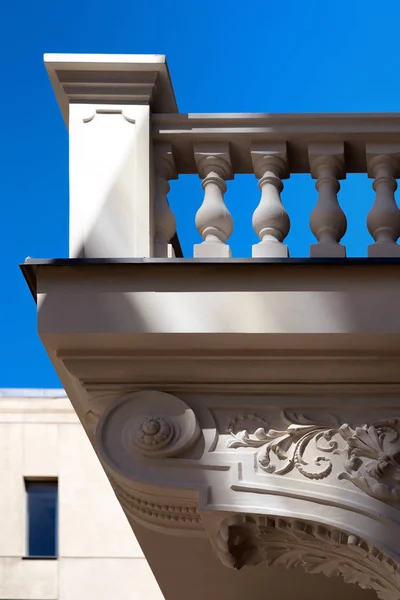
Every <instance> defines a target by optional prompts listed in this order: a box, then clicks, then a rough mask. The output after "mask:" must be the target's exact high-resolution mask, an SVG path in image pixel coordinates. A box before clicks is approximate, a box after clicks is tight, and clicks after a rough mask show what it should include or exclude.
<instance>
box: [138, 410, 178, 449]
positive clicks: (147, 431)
mask: <svg viewBox="0 0 400 600" xmlns="http://www.w3.org/2000/svg"><path fill="white" fill-rule="evenodd" d="M173 435H174V426H173V424H172V423H171V421H170V420H169V419H167V418H166V417H160V416H159V415H150V416H148V417H145V418H144V419H143V420H141V422H140V423H139V426H138V428H137V430H136V440H135V441H136V443H137V445H138V446H139V447H143V448H149V447H153V448H161V447H163V446H166V445H167V444H168V443H169V442H170V441H171V439H172V437H173Z"/></svg>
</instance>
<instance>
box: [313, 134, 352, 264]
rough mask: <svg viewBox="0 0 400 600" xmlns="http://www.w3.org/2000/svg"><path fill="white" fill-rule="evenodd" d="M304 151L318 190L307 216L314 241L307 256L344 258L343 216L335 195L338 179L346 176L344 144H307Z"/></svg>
mask: <svg viewBox="0 0 400 600" xmlns="http://www.w3.org/2000/svg"><path fill="white" fill-rule="evenodd" d="M308 154H309V159H310V168H311V169H310V170H311V175H312V176H313V177H314V178H315V179H317V181H316V183H315V187H316V189H317V191H318V200H317V204H316V206H315V208H314V210H313V211H312V213H311V216H310V227H311V231H312V232H313V234H314V235H315V237H316V238H317V240H318V244H312V245H311V246H310V256H311V258H318V257H338V258H345V257H346V246H343V245H341V244H340V243H339V242H340V240H341V239H342V237H343V236H344V234H345V233H346V229H347V219H346V215H345V214H344V212H343V210H342V209H341V208H340V205H339V202H338V198H337V194H338V192H339V190H340V183H339V181H338V180H339V179H344V178H345V177H346V172H345V166H344V146H343V144H342V143H337V144H310V146H309V149H308Z"/></svg>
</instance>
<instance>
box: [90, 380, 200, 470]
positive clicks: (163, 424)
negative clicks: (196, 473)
mask: <svg viewBox="0 0 400 600" xmlns="http://www.w3.org/2000/svg"><path fill="white" fill-rule="evenodd" d="M199 436H200V427H199V424H198V422H197V419H196V416H195V414H194V412H193V411H192V409H191V408H190V407H189V406H188V405H187V404H186V403H185V402H183V401H182V400H181V399H180V398H177V397H176V396H173V395H172V394H166V393H164V392H158V391H150V390H146V391H142V392H136V393H132V394H127V395H126V396H124V397H122V398H120V399H119V400H117V401H116V402H113V403H112V404H111V405H110V406H109V407H108V408H107V410H106V411H105V412H104V413H103V415H102V417H101V419H100V421H99V424H98V427H97V433H96V438H97V444H98V448H99V450H100V452H101V454H102V456H103V458H104V459H105V461H106V462H107V463H108V464H109V465H110V466H111V467H112V468H114V469H115V470H116V471H117V472H120V473H123V474H124V473H126V474H128V471H129V470H130V469H131V467H132V458H135V457H136V459H140V458H141V457H142V458H148V459H151V458H158V459H159V458H170V457H177V456H180V455H182V454H183V453H184V452H186V451H187V450H188V449H189V448H190V447H192V446H193V445H194V444H195V443H196V441H197V440H198V438H199Z"/></svg>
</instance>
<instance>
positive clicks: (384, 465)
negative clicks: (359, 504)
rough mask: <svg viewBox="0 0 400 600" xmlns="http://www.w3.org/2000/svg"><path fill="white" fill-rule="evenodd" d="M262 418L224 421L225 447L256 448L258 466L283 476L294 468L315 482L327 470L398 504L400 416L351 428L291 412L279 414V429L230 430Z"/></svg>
mask: <svg viewBox="0 0 400 600" xmlns="http://www.w3.org/2000/svg"><path fill="white" fill-rule="evenodd" d="M248 419H249V420H252V421H253V422H254V421H256V422H257V421H258V422H262V419H260V417H258V416H257V415H255V414H253V413H251V414H248V415H247V414H243V415H239V417H237V418H236V419H231V421H230V423H229V425H228V433H229V434H230V439H229V440H228V442H227V446H228V447H229V448H239V447H241V448H259V449H260V450H259V451H258V453H257V464H258V467H259V468H260V470H262V471H265V472H266V473H271V474H274V475H286V474H287V473H289V472H291V471H293V470H297V471H298V472H299V473H301V475H303V476H304V477H306V478H308V479H313V480H320V479H325V478H327V477H329V476H330V475H331V474H332V473H333V466H334V464H336V467H337V469H336V470H339V472H338V474H337V478H338V479H339V480H348V481H350V482H351V483H353V484H354V485H355V486H356V487H358V488H359V489H360V490H362V491H363V492H365V493H366V494H368V495H369V496H372V497H373V498H376V499H377V500H381V501H382V502H387V503H390V504H399V503H400V489H399V484H400V420H399V419H397V418H394V419H389V420H386V421H382V422H378V423H375V424H373V425H363V426H362V427H356V428H355V429H352V428H351V427H350V426H349V425H347V424H344V425H340V424H339V423H338V421H337V419H335V418H333V417H330V419H327V420H330V421H331V424H330V425H329V424H327V423H325V424H324V423H318V422H315V421H312V420H310V419H308V418H307V417H305V416H304V415H296V414H292V413H287V412H284V413H283V419H284V420H285V421H286V422H287V423H288V425H287V428H286V429H285V430H280V431H277V430H275V429H268V428H267V423H265V422H264V423H263V424H264V426H263V427H259V428H257V429H256V430H255V431H254V433H250V432H249V431H248V430H246V429H245V430H242V431H238V432H236V424H237V422H238V421H245V420H248Z"/></svg>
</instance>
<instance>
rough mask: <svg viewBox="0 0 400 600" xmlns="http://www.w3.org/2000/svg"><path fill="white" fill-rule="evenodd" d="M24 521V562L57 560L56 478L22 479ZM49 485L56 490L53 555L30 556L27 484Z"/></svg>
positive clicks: (57, 486)
mask: <svg viewBox="0 0 400 600" xmlns="http://www.w3.org/2000/svg"><path fill="white" fill-rule="evenodd" d="M23 483H24V492H25V503H24V520H25V554H24V556H23V557H22V558H23V559H24V560H57V559H58V529H59V528H58V520H59V506H58V505H59V481H58V477H24V478H23ZM35 483H37V484H49V485H53V486H54V487H55V489H56V502H55V526H54V552H55V553H54V554H49V555H45V554H30V553H29V537H30V515H29V490H28V488H29V484H35Z"/></svg>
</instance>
